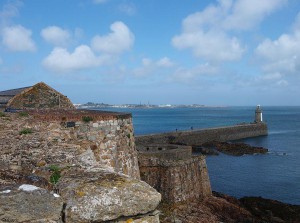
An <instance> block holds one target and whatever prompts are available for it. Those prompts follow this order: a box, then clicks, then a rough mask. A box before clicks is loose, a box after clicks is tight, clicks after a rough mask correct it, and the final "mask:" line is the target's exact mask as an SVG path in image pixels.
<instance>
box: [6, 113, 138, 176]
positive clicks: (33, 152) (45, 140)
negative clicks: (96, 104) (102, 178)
mask: <svg viewBox="0 0 300 223" xmlns="http://www.w3.org/2000/svg"><path fill="white" fill-rule="evenodd" d="M28 113H29V115H28V116H26V117H18V116H19V114H12V115H10V116H9V117H7V119H10V120H7V121H6V123H5V124H4V123H3V126H5V127H6V128H7V129H8V130H7V131H6V133H4V132H3V134H1V137H0V139H1V141H0V147H1V149H2V151H7V153H6V154H7V156H8V157H6V158H5V159H6V160H7V162H11V163H20V162H21V163H23V164H24V165H25V164H26V165H29V167H28V168H31V167H30V166H33V167H34V165H39V166H41V165H50V164H56V165H59V166H62V165H63V166H72V165H79V166H83V167H86V168H93V167H104V168H108V169H111V170H113V171H115V172H117V173H123V174H126V175H128V176H131V177H133V178H137V179H139V178H140V174H139V168H138V159H137V151H136V148H135V139H134V136H133V125H132V118H131V114H123V113H109V112H97V111H80V110H72V111H64V110H61V111H59V110H57V111H28ZM14 119H15V120H14ZM84 120H85V121H84ZM3 121H4V120H3ZM26 129H27V130H28V129H29V130H30V131H31V132H32V133H30V134H22V135H20V132H21V131H23V130H26ZM23 150H24V151H23ZM18 153H23V154H18ZM24 153H25V154H27V153H30V156H29V157H27V159H25V157H26V156H24ZM20 156H23V157H24V159H23V161H22V160H19V159H20ZM33 167H32V168H33Z"/></svg>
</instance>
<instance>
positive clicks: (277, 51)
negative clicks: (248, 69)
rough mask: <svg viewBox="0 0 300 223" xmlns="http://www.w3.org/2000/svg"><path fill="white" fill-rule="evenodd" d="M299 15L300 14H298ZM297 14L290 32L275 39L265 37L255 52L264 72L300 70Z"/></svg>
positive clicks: (299, 37) (285, 72)
mask: <svg viewBox="0 0 300 223" xmlns="http://www.w3.org/2000/svg"><path fill="white" fill-rule="evenodd" d="M299 15H300V14H299ZM299 15H298V17H297V19H296V22H295V24H294V29H293V30H292V32H291V33H284V34H282V35H281V36H279V38H278V39H276V40H271V39H265V40H264V41H262V42H261V43H260V44H259V45H258V46H257V48H256V49H255V53H256V55H257V56H258V58H259V61H260V63H261V64H262V69H263V71H264V72H266V73H274V72H280V73H281V74H293V73H299V71H300V26H299Z"/></svg>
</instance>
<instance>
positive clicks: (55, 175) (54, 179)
mask: <svg viewBox="0 0 300 223" xmlns="http://www.w3.org/2000/svg"><path fill="white" fill-rule="evenodd" d="M49 169H50V171H52V174H51V176H50V183H52V184H57V183H58V181H59V179H60V177H61V175H60V172H61V169H60V168H59V167H58V166H56V165H51V166H50V167H49Z"/></svg>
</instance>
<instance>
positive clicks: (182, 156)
mask: <svg viewBox="0 0 300 223" xmlns="http://www.w3.org/2000/svg"><path fill="white" fill-rule="evenodd" d="M137 150H138V151H139V153H140V154H142V155H143V157H156V158H157V159H159V160H162V161H163V162H164V161H165V160H170V161H175V160H186V159H189V158H191V157H192V147H190V146H180V145H171V144H166V145H159V144H158V145H138V146H137Z"/></svg>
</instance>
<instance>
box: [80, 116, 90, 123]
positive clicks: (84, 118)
mask: <svg viewBox="0 0 300 223" xmlns="http://www.w3.org/2000/svg"><path fill="white" fill-rule="evenodd" d="M82 121H83V122H90V121H93V118H92V117H90V116H83V117H82Z"/></svg>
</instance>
